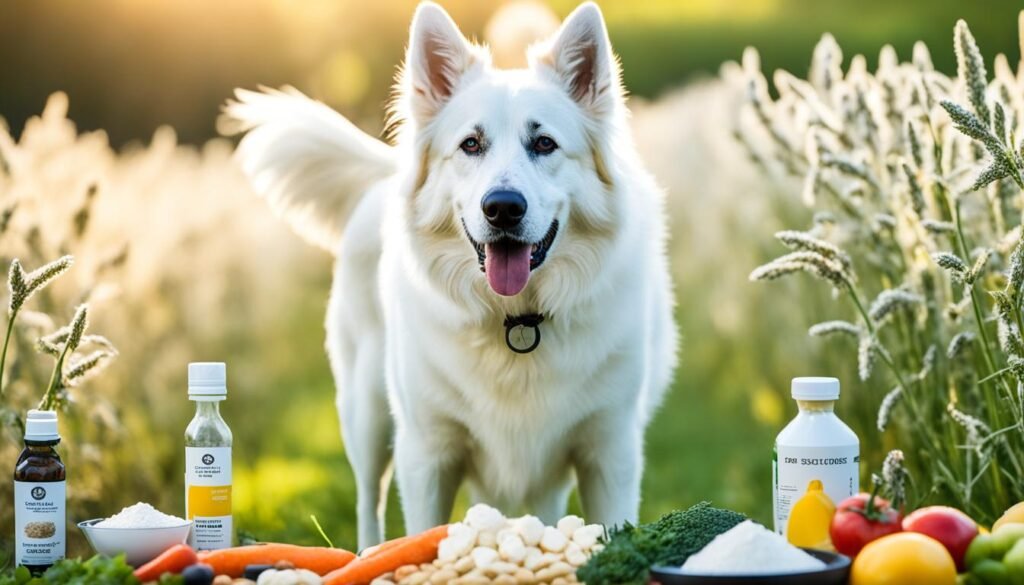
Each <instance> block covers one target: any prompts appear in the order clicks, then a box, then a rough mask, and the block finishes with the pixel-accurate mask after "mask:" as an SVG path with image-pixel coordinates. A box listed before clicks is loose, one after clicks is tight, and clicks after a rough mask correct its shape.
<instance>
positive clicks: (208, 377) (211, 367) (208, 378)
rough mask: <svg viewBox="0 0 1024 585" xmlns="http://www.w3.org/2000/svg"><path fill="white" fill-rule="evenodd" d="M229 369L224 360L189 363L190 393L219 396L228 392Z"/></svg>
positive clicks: (197, 395)
mask: <svg viewBox="0 0 1024 585" xmlns="http://www.w3.org/2000/svg"><path fill="white" fill-rule="evenodd" d="M227 381H228V371H227V366H226V365H224V362H192V363H190V364H189V365H188V395H189V398H192V397H219V398H224V397H226V396H227V394H228V386H227Z"/></svg>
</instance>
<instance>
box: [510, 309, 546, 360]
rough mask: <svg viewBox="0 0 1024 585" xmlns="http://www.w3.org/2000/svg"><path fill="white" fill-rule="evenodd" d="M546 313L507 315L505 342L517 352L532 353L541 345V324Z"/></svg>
mask: <svg viewBox="0 0 1024 585" xmlns="http://www.w3.org/2000/svg"><path fill="white" fill-rule="evenodd" d="M543 322H544V315H541V314H538V313H531V314H529V315H515V316H513V315H508V316H506V317H505V344H506V345H508V348H509V349H511V350H512V351H514V352H516V353H530V352H531V351H533V350H535V349H537V346H538V345H540V324H541V323H543Z"/></svg>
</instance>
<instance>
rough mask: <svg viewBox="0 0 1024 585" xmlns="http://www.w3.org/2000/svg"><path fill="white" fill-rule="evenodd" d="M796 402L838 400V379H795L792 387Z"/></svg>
mask: <svg viewBox="0 0 1024 585" xmlns="http://www.w3.org/2000/svg"><path fill="white" fill-rule="evenodd" d="M790 390H791V392H792V394H793V399H794V400H838V399H839V379H838V378H816V377H810V378H793V384H792V386H790Z"/></svg>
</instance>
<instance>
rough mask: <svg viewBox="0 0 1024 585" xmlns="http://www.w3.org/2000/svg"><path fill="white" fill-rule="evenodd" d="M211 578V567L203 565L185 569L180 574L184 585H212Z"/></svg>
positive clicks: (199, 564) (212, 574)
mask: <svg viewBox="0 0 1024 585" xmlns="http://www.w3.org/2000/svg"><path fill="white" fill-rule="evenodd" d="M213 577H214V573H213V567H211V566H210V565H204V564H203V563H196V564H195V565H191V566H188V567H185V570H184V571H182V572H181V578H182V579H183V580H184V585H212V583H213Z"/></svg>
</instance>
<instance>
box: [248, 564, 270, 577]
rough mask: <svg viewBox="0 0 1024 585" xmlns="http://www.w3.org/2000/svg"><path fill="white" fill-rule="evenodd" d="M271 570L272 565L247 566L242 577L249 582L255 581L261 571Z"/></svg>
mask: <svg viewBox="0 0 1024 585" xmlns="http://www.w3.org/2000/svg"><path fill="white" fill-rule="evenodd" d="M273 568H274V565H248V566H247V567H245V575H244V577H245V578H246V579H249V580H250V581H255V580H256V579H258V578H259V576H260V574H261V573H263V571H269V570H270V569H273Z"/></svg>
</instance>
